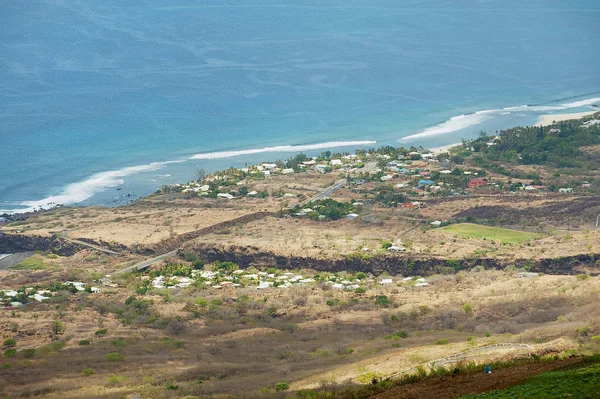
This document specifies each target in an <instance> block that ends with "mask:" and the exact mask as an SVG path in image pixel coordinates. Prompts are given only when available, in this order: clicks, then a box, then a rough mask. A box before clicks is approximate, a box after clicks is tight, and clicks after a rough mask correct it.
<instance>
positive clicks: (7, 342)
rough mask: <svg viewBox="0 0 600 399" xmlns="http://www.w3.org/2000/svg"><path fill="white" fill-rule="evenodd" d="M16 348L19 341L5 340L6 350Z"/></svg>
mask: <svg viewBox="0 0 600 399" xmlns="http://www.w3.org/2000/svg"><path fill="white" fill-rule="evenodd" d="M14 346H17V341H15V340H14V339H12V338H9V339H5V340H4V347H5V348H12V347H14Z"/></svg>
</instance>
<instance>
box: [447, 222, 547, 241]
mask: <svg viewBox="0 0 600 399" xmlns="http://www.w3.org/2000/svg"><path fill="white" fill-rule="evenodd" d="M442 230H444V231H446V232H448V233H454V234H458V235H460V236H464V237H474V238H485V239H488V240H494V241H500V242H503V243H507V244H520V243H522V242H525V241H530V240H535V239H538V238H540V237H542V236H541V235H540V234H536V233H529V232H525V231H517V230H510V229H503V228H500V227H491V226H483V225H479V224H472V223H459V224H453V225H451V226H447V227H444V228H443V229H442Z"/></svg>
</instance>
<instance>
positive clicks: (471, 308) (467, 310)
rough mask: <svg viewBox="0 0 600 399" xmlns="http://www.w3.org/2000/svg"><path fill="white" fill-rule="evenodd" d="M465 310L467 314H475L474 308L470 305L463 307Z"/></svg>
mask: <svg viewBox="0 0 600 399" xmlns="http://www.w3.org/2000/svg"><path fill="white" fill-rule="evenodd" d="M463 310H464V311H465V314H471V313H473V306H472V305H471V304H470V303H465V304H464V305H463Z"/></svg>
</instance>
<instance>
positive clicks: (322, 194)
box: [302, 179, 346, 205]
mask: <svg viewBox="0 0 600 399" xmlns="http://www.w3.org/2000/svg"><path fill="white" fill-rule="evenodd" d="M345 185H346V179H342V180H338V181H336V182H335V184H334V185H332V186H329V187H327V188H326V189H325V190H323V191H321V192H320V193H319V194H316V195H314V196H313V197H311V198H309V199H307V200H306V201H304V202H303V203H302V205H304V204H308V203H310V202H313V201H318V200H322V199H325V198H327V197H329V196H330V195H331V194H333V193H334V192H335V191H336V190H339V189H340V188H342V187H344V186H345Z"/></svg>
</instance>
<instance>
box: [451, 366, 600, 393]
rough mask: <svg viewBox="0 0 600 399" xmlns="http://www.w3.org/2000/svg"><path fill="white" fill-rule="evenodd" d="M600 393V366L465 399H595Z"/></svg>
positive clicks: (548, 375)
mask: <svg viewBox="0 0 600 399" xmlns="http://www.w3.org/2000/svg"><path fill="white" fill-rule="evenodd" d="M598 392H600V365H598V364H596V365H593V366H590V367H584V368H580V369H577V370H569V371H553V372H549V373H543V374H540V375H537V376H535V377H533V378H530V379H529V380H527V381H526V382H525V383H524V384H522V385H517V386H515V387H512V388H508V389H503V390H500V391H493V392H487V393H484V394H479V395H468V396H463V398H464V399H504V398H507V399H508V398H539V399H545V398H547V399H553V398H595V397H597V395H598Z"/></svg>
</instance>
